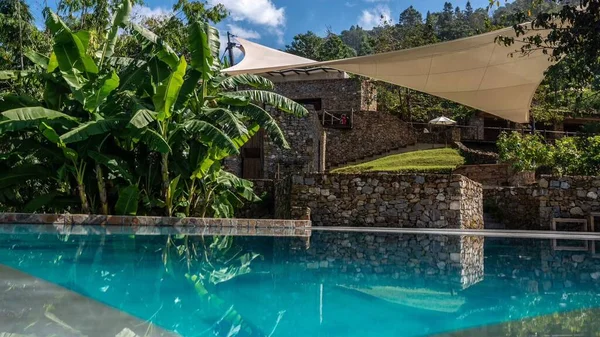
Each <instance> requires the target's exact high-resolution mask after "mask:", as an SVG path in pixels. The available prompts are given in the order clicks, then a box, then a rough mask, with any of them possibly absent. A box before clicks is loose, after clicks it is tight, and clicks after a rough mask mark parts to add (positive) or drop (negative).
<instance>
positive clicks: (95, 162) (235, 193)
mask: <svg viewBox="0 0 600 337" xmlns="http://www.w3.org/2000/svg"><path fill="white" fill-rule="evenodd" d="M130 11H131V3H130V1H129V0H122V3H121V5H120V6H119V7H118V9H117V10H116V11H115V13H114V16H113V19H112V22H111V24H110V25H109V28H108V29H107V33H106V34H107V35H106V39H104V40H105V44H104V45H102V46H100V48H99V50H92V47H91V46H90V43H89V41H90V34H89V33H88V32H86V31H77V32H75V31H72V30H71V29H69V27H68V26H67V25H65V23H64V22H62V21H61V19H60V18H59V17H58V16H57V15H56V14H55V13H54V12H52V11H51V10H49V9H47V10H46V11H45V12H44V15H45V17H46V26H47V27H48V31H49V32H50V33H51V34H52V37H53V41H54V44H53V48H52V53H51V54H50V55H48V56H46V55H40V54H36V53H28V54H27V56H28V57H29V59H31V60H32V61H33V63H34V64H36V65H37V68H36V70H35V71H28V72H27V73H22V72H21V73H19V74H16V75H15V78H19V77H22V76H28V77H31V78H33V77H36V78H38V79H39V81H40V82H41V83H43V87H44V91H43V94H42V95H40V98H38V99H36V98H34V97H30V96H26V95H17V94H15V93H10V94H3V93H0V100H3V101H4V102H6V104H3V105H2V108H0V112H1V113H0V137H3V139H10V138H11V137H12V138H15V137H16V138H18V139H22V140H34V139H35V140H37V141H38V143H39V144H40V146H42V147H44V148H45V149H47V150H48V151H55V152H56V153H58V155H56V156H55V158H54V160H53V161H49V160H46V161H44V162H43V165H42V163H37V164H38V165H41V166H43V167H44V169H45V170H46V172H63V173H64V172H69V173H70V176H71V178H70V179H69V180H67V181H66V183H67V184H70V183H74V186H76V188H73V189H71V190H73V191H74V190H76V191H77V193H76V194H77V196H78V198H79V203H80V205H81V210H82V211H83V212H86V213H87V212H92V211H95V210H99V211H100V212H101V213H104V214H108V213H110V212H111V211H115V212H117V213H119V214H137V213H138V212H140V207H139V206H142V210H141V212H144V213H146V214H156V213H157V212H158V211H157V209H158V208H162V209H163V211H162V213H164V214H167V215H173V214H178V215H184V216H190V215H192V214H199V215H202V216H219V217H229V216H232V215H233V209H234V208H235V207H236V206H237V205H239V204H240V203H242V202H244V201H248V200H255V199H256V196H255V195H254V194H253V193H252V191H251V189H252V184H251V183H250V182H249V181H245V180H243V179H240V178H238V177H235V176H234V175H232V174H230V173H227V172H224V171H223V170H222V168H221V165H220V162H221V161H222V160H223V159H224V158H226V157H227V156H232V155H238V154H239V152H240V148H241V147H242V146H243V145H244V144H245V143H246V142H247V141H248V140H249V139H250V138H251V137H252V136H253V135H255V134H256V132H257V131H258V130H259V129H261V128H262V129H264V130H265V131H266V134H267V135H268V136H269V137H270V138H271V139H272V140H273V141H274V142H275V143H276V144H278V145H280V146H282V147H287V146H288V144H287V142H286V141H285V137H284V135H283V132H282V131H281V129H280V128H279V127H278V125H277V123H276V121H275V120H274V119H273V118H272V116H271V115H270V114H269V113H268V112H267V110H266V109H265V107H266V106H271V107H273V108H277V109H280V110H282V111H286V112H289V113H292V114H295V115H298V116H301V115H304V114H306V113H307V111H306V110H305V109H304V108H303V107H302V106H301V105H299V104H296V103H295V102H293V101H291V100H289V99H287V98H285V97H283V96H281V95H278V94H275V93H273V92H272V91H270V90H272V89H273V84H272V83H271V82H270V81H269V80H267V79H265V78H262V77H260V76H256V75H238V76H226V75H222V74H221V72H220V70H221V68H222V65H221V63H220V60H219V57H218V52H219V36H218V32H217V30H216V29H215V28H214V27H211V26H210V25H208V24H207V23H204V22H200V21H192V22H190V23H189V24H188V30H189V34H188V36H189V41H188V44H189V46H188V48H187V49H188V50H189V51H190V52H189V57H188V59H186V58H185V57H183V56H179V55H178V54H177V53H176V52H175V51H174V50H173V49H172V48H171V47H170V46H168V45H167V44H166V43H165V42H164V41H163V40H162V39H161V38H160V37H159V36H157V35H156V34H154V33H152V32H151V31H149V30H147V29H145V28H144V27H142V26H140V25H138V24H136V23H135V22H131V21H129V13H130ZM119 29H124V30H125V31H126V32H129V33H130V34H132V35H133V36H134V37H135V38H136V39H137V40H138V41H139V43H140V45H141V47H142V48H141V53H139V54H137V55H136V56H135V57H115V55H114V54H115V43H116V41H117V39H118V38H119V33H118V32H119ZM2 76H4V77H7V78H8V77H10V76H8V75H7V74H6V73H5V72H3V73H2ZM238 87H244V88H245V90H236V89H237V88H238ZM0 152H1V151H0ZM0 154H1V153H0ZM0 159H1V157H0ZM12 168H13V169H14V166H13V167H12ZM26 172H27V171H25V170H23V173H26ZM31 172H33V171H31ZM57 176H61V177H64V174H57ZM28 177H29V176H28ZM17 179H18V178H16V176H15V181H16V180H17ZM55 180H56V181H59V182H60V183H61V184H62V183H65V180H64V179H62V178H60V179H55ZM0 189H1V182H0ZM0 192H1V191H0ZM49 197H50V196H47V198H49ZM115 199H116V201H115ZM43 200H47V199H43ZM96 201H98V202H96ZM36 204H39V203H33V204H32V207H33V205H36ZM96 204H98V205H99V207H95V205H96ZM194 212H196V213H194Z"/></svg>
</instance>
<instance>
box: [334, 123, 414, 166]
mask: <svg viewBox="0 0 600 337" xmlns="http://www.w3.org/2000/svg"><path fill="white" fill-rule="evenodd" d="M415 142H416V134H415V133H414V132H413V131H412V128H411V127H410V126H409V125H408V124H407V123H405V122H403V121H402V120H401V119H400V118H398V117H397V116H394V115H392V114H389V113H387V112H377V111H355V112H354V117H353V122H352V129H327V153H326V159H327V167H332V166H337V165H340V164H343V163H346V162H349V161H353V160H357V159H361V158H365V157H368V156H372V155H377V154H381V153H385V152H388V151H392V150H395V149H398V148H401V147H405V146H407V145H412V144H414V143H415Z"/></svg>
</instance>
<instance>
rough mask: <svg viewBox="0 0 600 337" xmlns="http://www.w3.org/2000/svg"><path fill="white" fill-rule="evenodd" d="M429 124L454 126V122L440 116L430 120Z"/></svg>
mask: <svg viewBox="0 0 600 337" xmlns="http://www.w3.org/2000/svg"><path fill="white" fill-rule="evenodd" d="M429 124H431V125H454V124H456V121H454V120H452V119H450V118H448V117H444V116H441V117H438V118H434V119H432V120H430V121H429Z"/></svg>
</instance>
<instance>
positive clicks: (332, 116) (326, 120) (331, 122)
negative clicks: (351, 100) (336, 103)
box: [319, 110, 354, 129]
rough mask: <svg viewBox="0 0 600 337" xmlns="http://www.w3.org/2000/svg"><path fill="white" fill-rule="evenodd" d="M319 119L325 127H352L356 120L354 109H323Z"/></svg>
mask: <svg viewBox="0 0 600 337" xmlns="http://www.w3.org/2000/svg"><path fill="white" fill-rule="evenodd" d="M319 120H320V121H321V124H322V125H323V127H325V128H334V129H352V124H353V122H354V110H350V111H334V110H323V111H322V112H319Z"/></svg>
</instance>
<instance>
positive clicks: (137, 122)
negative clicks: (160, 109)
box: [129, 109, 156, 129]
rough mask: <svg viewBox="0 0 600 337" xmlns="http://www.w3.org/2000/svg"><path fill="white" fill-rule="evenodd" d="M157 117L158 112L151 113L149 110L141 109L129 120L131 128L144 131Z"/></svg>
mask: <svg viewBox="0 0 600 337" xmlns="http://www.w3.org/2000/svg"><path fill="white" fill-rule="evenodd" d="M155 116H156V112H154V111H150V110H148V109H139V110H138V111H137V112H136V113H135V114H133V117H131V119H130V120H129V126H131V127H134V128H136V129H143V128H145V127H146V126H148V124H150V123H152V122H154V118H155Z"/></svg>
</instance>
